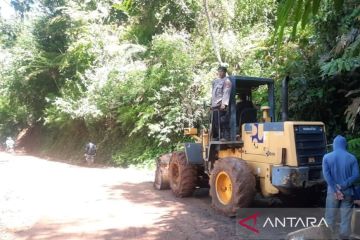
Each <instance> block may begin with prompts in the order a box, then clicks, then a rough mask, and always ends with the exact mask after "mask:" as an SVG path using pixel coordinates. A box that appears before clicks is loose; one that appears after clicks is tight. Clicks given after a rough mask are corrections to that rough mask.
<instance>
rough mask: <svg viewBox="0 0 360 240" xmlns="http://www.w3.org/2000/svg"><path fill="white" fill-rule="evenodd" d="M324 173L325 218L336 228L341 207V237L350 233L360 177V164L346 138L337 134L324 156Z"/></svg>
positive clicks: (346, 236) (332, 227)
mask: <svg viewBox="0 0 360 240" xmlns="http://www.w3.org/2000/svg"><path fill="white" fill-rule="evenodd" d="M323 175H324V178H325V181H326V182H327V185H328V188H327V197H326V212H325V219H326V222H327V224H328V225H329V227H330V228H331V229H332V230H335V228H334V227H335V219H336V212H337V210H338V208H340V218H341V220H340V238H345V239H346V238H348V237H349V235H350V232H351V230H350V221H351V214H352V208H353V206H354V202H353V196H354V186H353V184H354V183H355V182H356V181H357V180H358V178H359V164H358V162H357V159H356V157H355V156H354V155H352V154H351V153H349V152H348V151H347V142H346V139H345V138H344V137H342V136H337V137H336V138H335V139H334V142H333V151H332V152H330V153H328V154H326V155H325V156H324V158H323Z"/></svg>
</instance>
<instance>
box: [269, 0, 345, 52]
mask: <svg viewBox="0 0 360 240" xmlns="http://www.w3.org/2000/svg"><path fill="white" fill-rule="evenodd" d="M320 4H321V0H284V1H283V2H282V3H281V4H280V6H279V9H278V13H277V21H276V24H275V31H274V36H273V41H274V40H275V39H276V41H277V44H278V46H279V45H280V44H281V42H282V40H283V37H284V30H285V27H287V26H288V25H292V34H291V37H292V38H294V37H295V36H296V33H297V29H298V25H299V24H301V28H302V29H304V28H305V26H306V25H307V24H308V23H309V22H310V20H311V17H312V16H315V15H317V14H318V12H319V9H320ZM333 4H334V8H335V10H336V11H339V10H341V9H342V6H343V4H344V0H333Z"/></svg>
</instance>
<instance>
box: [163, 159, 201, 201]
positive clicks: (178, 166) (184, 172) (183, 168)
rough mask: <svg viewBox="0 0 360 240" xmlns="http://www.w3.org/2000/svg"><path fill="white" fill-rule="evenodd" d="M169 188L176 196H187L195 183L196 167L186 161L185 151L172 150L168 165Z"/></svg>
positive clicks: (190, 193)
mask: <svg viewBox="0 0 360 240" xmlns="http://www.w3.org/2000/svg"><path fill="white" fill-rule="evenodd" d="M169 182H170V188H171V190H172V191H173V193H174V194H175V196H176V197H189V196H191V195H192V194H193V192H194V190H195V187H196V183H197V170H196V167H195V166H193V165H190V164H188V163H187V160H186V156H185V152H174V153H173V154H172V156H171V160H170V166H169Z"/></svg>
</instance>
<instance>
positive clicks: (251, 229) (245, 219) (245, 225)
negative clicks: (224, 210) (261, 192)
mask: <svg viewBox="0 0 360 240" xmlns="http://www.w3.org/2000/svg"><path fill="white" fill-rule="evenodd" d="M258 216H259V213H255V214H253V215H251V216H249V217H247V218H244V219H242V220H240V221H239V224H240V225H241V226H243V227H245V228H247V229H249V230H250V231H252V232H254V233H256V234H259V230H258V229H256V228H254V227H252V226H249V225H247V224H246V223H245V222H247V221H249V220H251V219H252V220H253V225H254V226H255V225H256V218H257V217H258Z"/></svg>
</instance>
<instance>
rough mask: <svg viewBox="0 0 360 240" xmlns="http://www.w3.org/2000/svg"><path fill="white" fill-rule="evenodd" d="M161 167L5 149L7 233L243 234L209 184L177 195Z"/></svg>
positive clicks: (1, 184) (0, 166) (2, 232)
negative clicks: (160, 183) (161, 179)
mask: <svg viewBox="0 0 360 240" xmlns="http://www.w3.org/2000/svg"><path fill="white" fill-rule="evenodd" d="M152 180H153V173H152V172H148V171H144V170H135V169H119V168H88V167H80V166H73V165H69V164H65V163H60V162H54V161H47V160H44V159H40V158H36V157H32V156H20V155H9V154H6V153H0V239H2V240H3V239H4V240H5V239H20V240H25V239H26V240H30V239H31V240H32V239H59V240H60V239H61V240H69V239H86V240H91V239H108V240H115V239H165V240H166V239H169V240H170V239H177V240H181V239H196V240H201V239H206V240H209V239H239V237H236V236H235V224H236V220H235V219H229V218H227V217H223V216H221V215H218V214H217V213H215V212H214V211H213V210H212V209H211V208H210V198H209V196H208V192H207V191H206V190H201V191H200V190H199V191H197V192H196V193H195V196H194V197H192V198H185V199H177V198H175V197H173V195H172V194H171V192H170V191H156V190H154V189H153V187H152Z"/></svg>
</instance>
